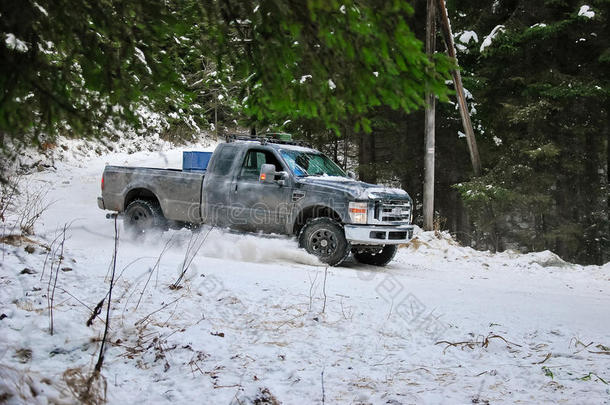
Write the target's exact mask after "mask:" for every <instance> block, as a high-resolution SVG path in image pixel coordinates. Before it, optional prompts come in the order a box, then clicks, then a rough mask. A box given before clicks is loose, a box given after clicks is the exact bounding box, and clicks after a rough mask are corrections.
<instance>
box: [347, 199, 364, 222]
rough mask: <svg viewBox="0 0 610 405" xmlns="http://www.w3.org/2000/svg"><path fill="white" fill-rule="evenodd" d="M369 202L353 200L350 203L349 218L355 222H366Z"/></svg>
mask: <svg viewBox="0 0 610 405" xmlns="http://www.w3.org/2000/svg"><path fill="white" fill-rule="evenodd" d="M367 209H368V207H367V203H365V202H351V203H349V207H348V211H349V218H350V220H351V221H352V223H353V224H366V213H367Z"/></svg>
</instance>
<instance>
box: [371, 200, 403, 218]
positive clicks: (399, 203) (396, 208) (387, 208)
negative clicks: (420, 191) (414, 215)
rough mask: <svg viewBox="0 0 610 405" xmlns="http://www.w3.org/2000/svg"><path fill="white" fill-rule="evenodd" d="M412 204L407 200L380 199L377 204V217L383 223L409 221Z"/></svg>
mask: <svg viewBox="0 0 610 405" xmlns="http://www.w3.org/2000/svg"><path fill="white" fill-rule="evenodd" d="M410 218H411V204H410V203H409V201H405V200H388V201H380V202H378V203H377V204H375V219H376V220H377V221H379V222H382V223H390V222H409V220H410Z"/></svg>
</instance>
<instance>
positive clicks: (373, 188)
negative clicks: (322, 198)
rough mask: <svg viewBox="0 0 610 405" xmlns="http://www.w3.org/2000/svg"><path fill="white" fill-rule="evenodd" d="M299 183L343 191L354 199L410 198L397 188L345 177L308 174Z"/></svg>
mask: <svg viewBox="0 0 610 405" xmlns="http://www.w3.org/2000/svg"><path fill="white" fill-rule="evenodd" d="M299 181H300V182H301V184H303V185H305V187H306V188H308V187H307V186H310V187H315V188H323V189H327V190H329V191H331V190H332V191H343V192H345V193H347V194H349V195H350V196H351V197H353V198H354V199H356V200H369V199H370V200H390V199H391V200H410V199H411V198H410V197H409V194H407V192H406V191H404V190H401V189H399V188H391V187H384V186H379V185H377V184H370V183H365V182H363V181H357V180H353V179H350V178H347V177H335V176H308V177H302V178H300V179H299Z"/></svg>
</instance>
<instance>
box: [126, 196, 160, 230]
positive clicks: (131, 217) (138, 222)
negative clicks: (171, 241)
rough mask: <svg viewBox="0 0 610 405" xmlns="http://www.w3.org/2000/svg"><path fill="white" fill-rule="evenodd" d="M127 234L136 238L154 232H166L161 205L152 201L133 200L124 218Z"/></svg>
mask: <svg viewBox="0 0 610 405" xmlns="http://www.w3.org/2000/svg"><path fill="white" fill-rule="evenodd" d="M123 226H124V227H125V230H126V231H127V233H129V234H130V235H132V236H134V237H138V236H142V235H145V234H147V233H150V231H152V230H155V229H156V230H161V231H162V230H164V229H165V227H166V221H165V217H164V216H163V212H162V211H161V207H160V206H159V203H157V202H156V201H150V200H140V199H137V200H133V201H132V202H130V203H129V205H128V206H127V209H126V210H125V214H124V218H123Z"/></svg>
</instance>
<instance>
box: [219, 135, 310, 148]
mask: <svg viewBox="0 0 610 405" xmlns="http://www.w3.org/2000/svg"><path fill="white" fill-rule="evenodd" d="M287 135H288V137H287ZM289 137H291V136H290V135H289V134H286V133H279V132H268V133H264V134H261V135H237V134H231V135H227V142H235V141H250V142H260V143H261V145H264V144H266V143H276V144H283V145H297V146H304V147H307V148H311V144H310V143H309V142H306V141H298V140H293V139H290V138H289ZM286 138H288V139H286Z"/></svg>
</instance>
